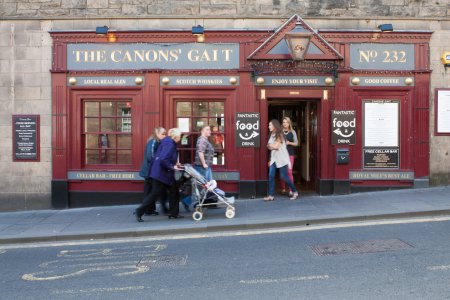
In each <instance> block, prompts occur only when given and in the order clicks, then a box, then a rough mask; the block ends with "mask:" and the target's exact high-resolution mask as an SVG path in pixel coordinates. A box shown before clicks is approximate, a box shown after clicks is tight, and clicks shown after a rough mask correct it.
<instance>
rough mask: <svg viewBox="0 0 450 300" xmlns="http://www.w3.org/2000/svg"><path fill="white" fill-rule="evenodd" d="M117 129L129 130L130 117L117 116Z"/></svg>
mask: <svg viewBox="0 0 450 300" xmlns="http://www.w3.org/2000/svg"><path fill="white" fill-rule="evenodd" d="M117 131H119V132H131V118H118V119H117Z"/></svg>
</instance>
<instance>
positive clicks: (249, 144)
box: [235, 112, 261, 148]
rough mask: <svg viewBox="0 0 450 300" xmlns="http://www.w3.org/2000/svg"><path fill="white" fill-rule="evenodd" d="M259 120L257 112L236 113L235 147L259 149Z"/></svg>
mask: <svg viewBox="0 0 450 300" xmlns="http://www.w3.org/2000/svg"><path fill="white" fill-rule="evenodd" d="M260 124H261V120H260V115H259V112H237V113H236V124H235V129H236V147H240V148H259V146H260V136H261V135H260V133H261V126H260Z"/></svg>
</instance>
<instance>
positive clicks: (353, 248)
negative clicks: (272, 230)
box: [310, 239, 413, 256]
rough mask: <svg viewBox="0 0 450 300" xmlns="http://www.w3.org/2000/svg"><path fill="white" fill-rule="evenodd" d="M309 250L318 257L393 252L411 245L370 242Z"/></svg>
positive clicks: (390, 240)
mask: <svg viewBox="0 0 450 300" xmlns="http://www.w3.org/2000/svg"><path fill="white" fill-rule="evenodd" d="M310 248H311V250H312V251H313V252H314V253H315V254H316V255H318V256H326V255H341V254H361V253H374V252H385V251H395V250H401V249H408V248H413V247H412V246H411V245H409V244H407V243H405V242H403V241H401V240H399V239H386V240H370V241H362V242H347V243H337V244H327V245H315V246H310Z"/></svg>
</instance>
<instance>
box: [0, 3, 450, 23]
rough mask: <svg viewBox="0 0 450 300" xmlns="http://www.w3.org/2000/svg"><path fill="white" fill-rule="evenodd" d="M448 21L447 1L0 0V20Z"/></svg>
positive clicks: (448, 6) (449, 8)
mask: <svg viewBox="0 0 450 300" xmlns="http://www.w3.org/2000/svg"><path fill="white" fill-rule="evenodd" d="M294 13H297V14H299V15H301V16H303V17H324V16H328V17H354V16H358V17H370V18H373V17H395V18H397V17H418V18H446V17H449V16H450V5H449V0H434V1H427V0H303V1H302V0H130V1H129V0H24V1H12V0H3V1H2V2H0V17H3V18H5V17H8V18H14V19H20V18H81V17H83V18H98V17H105V18H109V17H132V18H148V17H161V16H169V17H172V18H173V17H178V18H179V17H182V18H186V17H188V18H192V17H193V18H210V17H219V16H220V17H224V18H228V17H233V18H238V17H239V18H253V17H262V16H277V17H280V16H281V17H282V16H285V17H286V16H291V15H293V14H294Z"/></svg>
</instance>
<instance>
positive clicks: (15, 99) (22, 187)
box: [0, 20, 52, 210]
mask: <svg viewBox="0 0 450 300" xmlns="http://www.w3.org/2000/svg"><path fill="white" fill-rule="evenodd" d="M50 24H51V23H50V22H48V21H38V20H36V21H12V22H5V21H3V22H2V21H0V137H1V143H0V210H16V209H38V208H49V207H50V183H51V178H52V177H51V117H50V116H51V82H50V73H49V69H50V68H51V45H52V40H51V38H50V36H49V35H48V32H47V31H48V29H49V28H48V27H47V26H48V25H50ZM13 114H37V115H40V121H41V126H40V129H41V131H40V143H41V148H40V150H41V152H40V162H12V115H13Z"/></svg>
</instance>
